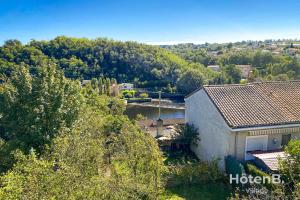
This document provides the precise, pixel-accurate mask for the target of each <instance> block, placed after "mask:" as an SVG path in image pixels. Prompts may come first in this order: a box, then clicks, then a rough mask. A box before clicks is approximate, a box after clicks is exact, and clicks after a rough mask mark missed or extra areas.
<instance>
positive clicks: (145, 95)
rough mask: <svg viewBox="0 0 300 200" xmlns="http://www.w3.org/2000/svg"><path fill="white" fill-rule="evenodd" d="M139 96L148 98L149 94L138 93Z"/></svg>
mask: <svg viewBox="0 0 300 200" xmlns="http://www.w3.org/2000/svg"><path fill="white" fill-rule="evenodd" d="M139 97H140V98H142V99H145V98H148V97H149V95H148V94H147V93H141V94H140V95H139Z"/></svg>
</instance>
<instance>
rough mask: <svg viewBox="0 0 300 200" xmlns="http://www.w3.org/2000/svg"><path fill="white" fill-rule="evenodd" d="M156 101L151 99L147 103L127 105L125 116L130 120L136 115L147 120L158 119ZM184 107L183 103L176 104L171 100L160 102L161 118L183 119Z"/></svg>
mask: <svg viewBox="0 0 300 200" xmlns="http://www.w3.org/2000/svg"><path fill="white" fill-rule="evenodd" d="M158 102H159V101H158V100H157V99H153V100H152V102H149V103H129V104H127V107H126V111H125V115H127V116H128V117H129V118H130V119H133V118H135V117H136V115H137V114H142V115H143V116H144V117H146V118H147V119H158V117H159V116H158V115H159V111H158V110H159V108H158V105H159V103H158ZM184 114H185V107H184V103H183V102H176V101H171V100H162V101H161V118H162V119H166V118H176V119H180V118H184Z"/></svg>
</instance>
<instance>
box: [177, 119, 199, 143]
mask: <svg viewBox="0 0 300 200" xmlns="http://www.w3.org/2000/svg"><path fill="white" fill-rule="evenodd" d="M176 132H177V133H178V134H179V136H178V137H177V138H176V139H175V141H176V143H179V144H184V145H187V146H188V147H190V146H191V145H197V142H198V141H200V138H199V132H198V129H197V128H195V127H194V125H190V124H185V125H179V126H177V127H176Z"/></svg>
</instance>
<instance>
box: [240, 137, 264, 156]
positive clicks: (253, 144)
mask: <svg viewBox="0 0 300 200" xmlns="http://www.w3.org/2000/svg"><path fill="white" fill-rule="evenodd" d="M267 149H268V136H267V135H261V136H248V137H247V138H246V148H245V150H246V152H245V160H252V159H254V157H253V156H252V155H251V154H249V152H251V151H266V150H267Z"/></svg>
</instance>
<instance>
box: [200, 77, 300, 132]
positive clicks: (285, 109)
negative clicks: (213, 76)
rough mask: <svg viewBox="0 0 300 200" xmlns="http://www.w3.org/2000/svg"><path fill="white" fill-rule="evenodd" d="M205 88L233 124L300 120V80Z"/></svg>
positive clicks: (281, 123)
mask: <svg viewBox="0 0 300 200" xmlns="http://www.w3.org/2000/svg"><path fill="white" fill-rule="evenodd" d="M203 88H204V91H205V92H206V93H207V94H208V96H209V97H210V99H211V100H212V102H213V103H214V104H215V105H216V107H217V109H218V110H219V112H220V113H221V114H222V116H223V117H224V119H225V121H226V122H227V123H228V125H229V126H230V127H232V128H242V127H255V126H271V125H283V124H298V123H300V81H288V82H261V83H251V84H246V85H219V86H204V87H203Z"/></svg>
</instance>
